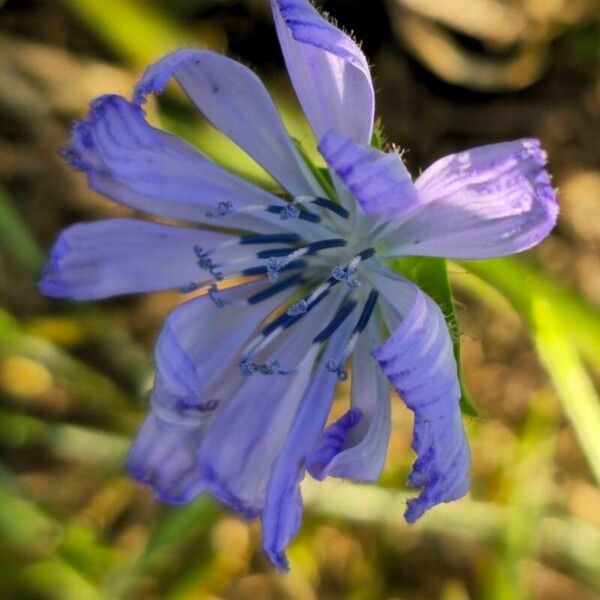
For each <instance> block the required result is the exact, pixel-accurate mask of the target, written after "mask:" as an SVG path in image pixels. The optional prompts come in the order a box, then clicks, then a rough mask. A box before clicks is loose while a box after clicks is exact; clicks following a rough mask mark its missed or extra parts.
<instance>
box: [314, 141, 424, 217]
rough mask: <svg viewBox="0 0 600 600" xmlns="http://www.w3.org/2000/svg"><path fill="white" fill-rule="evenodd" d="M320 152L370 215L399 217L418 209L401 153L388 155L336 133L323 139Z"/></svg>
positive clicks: (415, 193)
mask: <svg viewBox="0 0 600 600" xmlns="http://www.w3.org/2000/svg"><path fill="white" fill-rule="evenodd" d="M319 151H320V152H321V154H322V155H323V157H324V158H325V160H326V161H327V164H328V165H329V167H330V168H331V170H332V171H334V172H335V173H336V174H337V176H338V177H339V178H340V179H341V180H342V181H343V183H344V184H345V185H346V187H347V188H348V189H349V190H350V191H351V192H352V194H353V195H354V197H355V198H356V200H357V201H358V203H359V204H360V206H361V207H362V209H363V210H364V212H365V213H367V214H368V215H380V216H382V217H387V218H390V217H394V218H399V217H402V216H405V215H407V214H408V213H410V212H411V211H414V210H415V208H417V207H418V198H417V192H416V190H415V187H414V185H413V183H412V180H411V177H410V173H409V172H408V170H407V169H406V167H405V166H404V163H403V162H402V158H401V156H400V154H398V153H397V152H391V153H389V154H386V153H385V152H381V151H380V150H377V149H376V148H370V147H367V146H364V145H362V144H357V143H356V142H353V141H352V140H350V139H347V138H345V137H343V136H341V135H339V134H338V133H336V132H334V131H330V132H329V133H327V135H325V137H324V138H323V139H322V140H321V142H320V143H319Z"/></svg>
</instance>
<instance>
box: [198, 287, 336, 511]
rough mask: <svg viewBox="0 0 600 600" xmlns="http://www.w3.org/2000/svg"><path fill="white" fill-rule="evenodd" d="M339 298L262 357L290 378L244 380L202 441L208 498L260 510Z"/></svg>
mask: <svg viewBox="0 0 600 600" xmlns="http://www.w3.org/2000/svg"><path fill="white" fill-rule="evenodd" d="M341 293H343V290H338V291H337V292H336V293H334V294H333V295H332V296H331V297H330V298H328V299H327V300H326V301H324V302H322V303H320V304H319V305H318V306H317V307H316V308H315V309H314V310H312V311H311V312H309V313H308V314H307V315H305V316H304V317H303V318H302V320H301V321H299V322H298V324H297V326H294V327H293V328H291V329H290V330H289V332H288V333H287V335H284V337H283V339H282V340H281V341H280V343H279V344H278V346H277V347H276V348H274V349H273V350H272V351H270V352H269V353H268V355H267V356H265V358H264V362H265V364H272V363H273V362H275V361H276V362H277V363H278V364H279V365H280V368H281V369H282V370H284V371H285V370H289V371H290V372H289V373H288V374H274V375H264V374H262V373H260V372H257V373H254V374H253V375H252V376H250V377H246V378H245V380H244V382H243V383H242V386H241V387H240V389H239V390H238V391H236V392H235V394H234V395H233V396H232V398H231V400H230V401H229V402H228V403H227V406H226V407H225V408H224V410H223V411H222V412H221V413H219V415H218V416H217V418H216V419H215V421H214V423H213V424H212V425H211V427H210V429H209V430H208V432H207V435H206V437H205V438H204V441H203V443H202V446H201V448H200V451H199V454H198V458H199V466H200V469H201V471H202V473H203V476H204V478H205V480H206V481H207V482H210V484H211V485H210V491H211V493H212V494H214V495H215V496H216V497H217V498H219V499H220V500H221V501H222V502H224V503H226V504H228V505H229V506H230V507H231V508H233V509H234V510H236V511H237V512H239V513H241V514H242V515H244V516H256V515H258V514H260V512H261V511H262V509H263V508H264V505H265V494H266V488H267V483H268V480H269V476H270V474H271V469H272V467H273V463H274V462H275V460H276V459H277V457H278V456H279V453H280V451H281V448H282V446H283V444H284V443H285V440H286V438H287V435H288V433H289V431H290V427H291V425H292V422H293V420H294V415H295V414H296V412H297V410H298V405H299V403H300V401H301V400H302V397H303V395H304V393H305V391H306V388H307V387H308V384H309V381H310V378H311V375H312V372H313V366H314V363H315V360H316V358H317V355H318V352H319V345H317V344H313V343H312V341H313V338H314V337H315V336H316V335H317V333H318V332H319V331H320V330H321V329H322V327H323V323H328V322H329V321H330V320H331V318H332V317H333V315H334V313H335V311H336V310H337V308H338V306H339V303H340V301H341ZM332 378H334V379H335V375H332ZM217 394H218V392H217Z"/></svg>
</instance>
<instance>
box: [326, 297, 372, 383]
mask: <svg viewBox="0 0 600 600" xmlns="http://www.w3.org/2000/svg"><path fill="white" fill-rule="evenodd" d="M378 297H379V293H378V292H376V291H375V290H372V291H371V293H370V294H369V297H368V298H367V301H366V302H365V306H364V308H363V311H362V313H361V315H360V317H359V319H358V323H357V324H356V327H355V328H354V331H353V332H352V335H351V336H350V340H349V341H348V344H347V345H346V348H345V350H344V353H343V354H342V358H341V359H340V360H339V361H335V360H333V359H332V360H329V361H328V362H327V364H326V365H325V367H326V369H327V370H328V371H330V372H331V373H337V376H338V379H339V380H340V381H346V379H348V373H347V371H346V370H345V369H344V364H345V363H346V361H347V360H348V358H349V357H350V355H351V354H352V352H354V348H355V347H356V344H357V342H358V338H359V337H360V335H361V333H363V331H364V330H365V328H366V326H367V324H368V323H369V320H370V319H371V316H372V315H373V311H374V310H375V305H376V304H377V299H378Z"/></svg>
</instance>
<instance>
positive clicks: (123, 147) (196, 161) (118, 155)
mask: <svg viewBox="0 0 600 600" xmlns="http://www.w3.org/2000/svg"><path fill="white" fill-rule="evenodd" d="M65 156H66V158H67V159H68V160H69V161H70V162H71V164H72V165H73V166H74V167H75V168H77V169H79V170H80V171H83V172H84V173H85V174H86V175H87V176H88V182H89V185H90V187H91V188H92V189H94V190H95V191H97V192H99V193H101V194H103V195H105V196H108V197H109V198H112V199H113V200H116V201H117V202H122V203H124V204H127V205H129V206H132V207H134V208H137V209H140V210H144V211H147V212H149V213H152V214H155V215H161V216H168V217H174V218H179V219H186V220H190V221H194V222H207V221H208V222H210V219H209V218H207V212H212V213H214V212H215V210H216V209H217V207H218V205H219V204H220V203H231V210H232V211H234V212H235V210H236V209H239V208H243V207H244V206H248V205H263V206H265V207H266V206H269V205H280V206H285V203H284V202H282V201H281V200H279V199H278V198H277V197H276V196H273V195H272V194H269V193H267V192H265V191H263V190H261V189H260V188H257V187H255V186H253V185H251V184H250V183H247V182H246V181H244V180H242V179H239V178H238V177H235V176H234V175H232V174H230V173H228V172H227V171H225V170H224V169H222V168H221V167H218V166H217V165H216V164H214V163H213V162H211V161H210V160H208V159H207V158H205V157H204V156H203V155H202V154H200V153H199V152H198V151H197V150H196V149H195V148H193V147H192V146H191V145H189V144H188V143H187V142H184V141H183V140H180V139H179V138H177V137H175V136H173V135H170V134H167V133H164V132H162V131H159V130H158V129H155V128H153V127H151V126H150V125H149V124H148V123H147V122H146V119H145V115H144V111H143V110H142V109H141V108H140V107H139V106H137V105H135V104H132V103H131V102H128V101H127V100H125V99H124V98H122V97H120V96H114V95H111V96H102V97H100V98H97V99H96V100H95V101H94V102H92V104H91V108H90V114H89V116H88V117H87V118H86V119H85V120H83V121H80V122H79V123H77V125H76V126H75V127H74V129H73V135H72V137H71V142H70V144H69V147H68V148H67V150H66V151H65ZM265 219H266V220H265ZM267 220H268V221H271V222H273V223H274V224H275V225H279V226H281V223H282V221H281V220H280V219H278V217H277V216H276V215H269V213H253V214H247V215H236V214H232V215H230V216H228V217H227V226H230V227H240V228H248V229H252V230H256V231H265V232H266V231H272V229H273V225H269V223H268V222H267Z"/></svg>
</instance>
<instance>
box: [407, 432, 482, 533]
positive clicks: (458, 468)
mask: <svg viewBox="0 0 600 600" xmlns="http://www.w3.org/2000/svg"><path fill="white" fill-rule="evenodd" d="M415 435H416V432H415ZM469 469H470V452H469V446H468V443H467V441H466V439H463V440H462V441H461V443H460V448H459V450H458V452H457V454H456V455H455V457H454V458H453V459H452V460H451V462H450V465H449V466H448V465H447V464H445V460H444V459H443V458H440V457H439V456H436V452H435V450H433V447H432V448H430V449H429V450H428V451H426V452H425V453H423V454H421V455H420V456H419V458H418V459H417V460H416V461H415V464H414V465H413V469H412V471H411V473H410V475H409V478H408V483H409V485H411V486H412V487H415V488H422V492H421V494H420V495H419V496H418V497H417V498H412V499H410V500H409V501H408V502H407V506H406V511H405V513H404V518H405V519H406V521H407V522H408V523H414V522H415V521H417V520H418V519H420V518H421V517H422V516H423V514H425V512H427V511H428V510H429V509H430V508H433V507H434V506H437V505H438V504H442V503H446V502H453V501H455V500H459V499H460V498H462V497H463V496H464V495H465V494H467V493H468V492H469V489H470V487H471V477H470V470H469Z"/></svg>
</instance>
